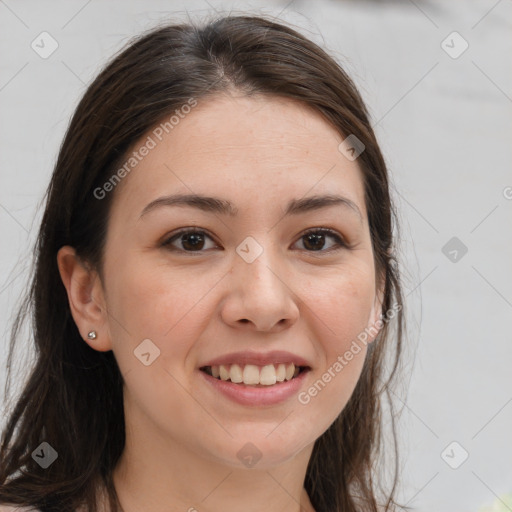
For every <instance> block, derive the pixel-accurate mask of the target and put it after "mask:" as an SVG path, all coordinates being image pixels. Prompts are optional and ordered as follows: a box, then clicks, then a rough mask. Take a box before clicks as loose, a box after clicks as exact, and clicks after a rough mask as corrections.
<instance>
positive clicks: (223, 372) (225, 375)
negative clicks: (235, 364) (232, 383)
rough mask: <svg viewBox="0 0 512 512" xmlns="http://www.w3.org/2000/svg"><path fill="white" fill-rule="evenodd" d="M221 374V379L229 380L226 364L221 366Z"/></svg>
mask: <svg viewBox="0 0 512 512" xmlns="http://www.w3.org/2000/svg"><path fill="white" fill-rule="evenodd" d="M212 375H213V369H212ZM219 376H220V378H221V380H228V379H229V372H228V370H227V368H226V367H225V366H224V365H222V364H221V365H220V366H219Z"/></svg>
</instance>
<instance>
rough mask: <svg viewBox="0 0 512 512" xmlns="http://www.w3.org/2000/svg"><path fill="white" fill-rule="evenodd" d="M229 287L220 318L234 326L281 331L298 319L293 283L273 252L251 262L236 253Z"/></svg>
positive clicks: (267, 251) (263, 254)
mask: <svg viewBox="0 0 512 512" xmlns="http://www.w3.org/2000/svg"><path fill="white" fill-rule="evenodd" d="M226 286H227V287H229V288H228V289H229V292H228V295H227V296H226V300H225V301H224V303H223V306H222V310H221V315H222V318H223V320H224V322H226V323H227V324H228V325H230V326H232V327H236V328H238V329H240V328H241V327H242V328H244V329H251V330H255V331H267V332H280V331H282V330H283V329H286V328H289V327H290V326H291V325H293V324H294V323H295V322H296V321H297V319H298V318H299V308H298V306H297V302H298V298H297V296H296V295H295V293H294V290H293V288H294V280H293V279H292V278H291V274H290V272H286V271H285V270H284V266H283V265H279V262H278V259H277V256H274V255H273V254H271V251H270V250H264V251H263V252H262V254H261V255H260V256H258V257H257V258H256V259H255V260H254V261H253V262H252V263H248V262H247V261H245V260H244V259H243V258H241V257H240V256H239V255H238V254H235V256H234V262H233V266H232V268H231V270H230V272H229V276H228V282H227V283H226Z"/></svg>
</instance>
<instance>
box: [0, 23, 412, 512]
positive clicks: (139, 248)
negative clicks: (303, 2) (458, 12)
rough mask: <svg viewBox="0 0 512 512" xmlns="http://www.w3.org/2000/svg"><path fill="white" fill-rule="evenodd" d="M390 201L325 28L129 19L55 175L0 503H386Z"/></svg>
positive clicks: (365, 507) (275, 506)
mask: <svg viewBox="0 0 512 512" xmlns="http://www.w3.org/2000/svg"><path fill="white" fill-rule="evenodd" d="M393 220H394V210H393V206H392V203H391V200H390V195H389V186H388V177H387V170H386V166H385V163H384V160H383V157H382V154H381V152H380V150H379V147H378V144H377V141H376V138H375V135H374V133H373V130H372V128H371V125H370V122H369V120H368V114H367V110H366V107H365V106H364V104H363V101H362V99H361V97H360V95H359V93H358V92H357V90H356V88H355V86H354V84H353V83H352V81H351V80H350V79H349V77H348V76H347V75H346V74H345V72H344V71H343V70H342V69H341V68H340V66H339V65H338V64H337V63H336V62H335V61H334V60H333V59H332V58H331V57H330V56H329V55H327V54H326V53H325V52H324V51H323V50H322V49H321V48H319V47H318V46H317V45H315V44H314V43H312V42H311V41H309V40H307V39H305V38H304V37H303V36H301V35H300V34H299V33H297V32H296V31H295V30H292V29H291V28H288V27H286V26H284V25H282V24H278V23H276V22H273V21H271V20H269V19H266V18H264V17H251V16H228V17H223V18H220V19H217V20H213V21H211V22H209V23H205V24H204V26H202V27H198V26H194V25H185V24H183V25H169V26H164V27H161V28H158V29H155V30H153V31H151V32H150V33H147V34H145V35H143V36H141V37H139V38H138V39H137V40H136V41H135V42H133V43H132V44H131V45H129V46H128V47H127V48H126V49H125V50H123V51H122V52H121V53H120V54H119V55H118V56H117V57H116V58H115V59H114V60H113V61H112V62H111V63H110V64H109V65H108V66H107V67H106V68H105V69H104V70H103V71H102V73H101V74H100V75H99V76H98V77H97V78H96V80H95V81H94V82H93V83H92V84H91V85H90V87H89V88H88V90H87V91H86V93H85V95H84V97H83V99H82V100H81V102H80V104H79V105H78V107H77V109H76V112H75V114H74V116H73V118H72V120H71V124H70V126H69V128H68V131H67V134H66V136H65V139H64V142H63V144H62V147H61V149H60V153H59V157H58V161H57V163H56V166H55V170H54V173H53V176H52V179H51V183H50V186H49V188H48V191H47V203H46V209H45V213H44V217H43V220H42V224H41V229H40V233H39V237H38V240H37V247H36V267H35V273H34V277H33V282H32V288H31V291H30V295H29V296H28V297H27V302H26V305H25V308H24V310H22V311H21V312H20V314H19V316H18V320H17V323H16V325H15V328H14V331H13V339H14V338H15V337H16V336H18V335H19V326H20V324H21V320H22V317H23V315H24V314H25V313H26V311H27V310H29V308H32V313H33V315H34V316H33V320H34V341H35V344H36V348H37V357H38V358H37V361H36V364H35V366H34V368H33V370H32V372H31V374H30V378H29V379H28V382H27V383H26V385H25V388H24V390H23V393H22V394H21V396H20V397H19V399H18V401H17V403H16V406H15V408H14V410H13V411H12V413H11V415H10V417H9V419H8V422H7V426H6V428H5V430H4V432H3V437H2V445H1V465H0V503H5V504H10V505H11V506H12V505H13V504H17V505H21V506H25V507H33V508H34V509H36V510H41V511H44V512H49V511H59V512H62V511H68V510H69V511H75V510H84V511H85V510H87V511H88V510H90V511H96V510H105V511H107V510H109V511H110V510H112V511H114V510H123V511H124V512H133V511H136V510H137V511H138V510H151V511H156V512H159V511H164V510H165V511H168V510H188V511H189V512H192V511H196V510H197V511H213V510H223V511H235V510H237V511H239V510H241V509H244V510H246V511H260V510H266V511H268V512H273V511H278V510H279V511H281V510H287V511H297V512H298V511H299V510H301V511H304V510H306V511H309V512H310V511H316V512H334V511H337V512H341V511H343V512H352V511H365V512H368V511H376V510H393V506H394V500H393V491H394V487H395V484H396V479H397V476H396V468H395V465H394V464H395V462H393V466H392V468H393V471H392V486H391V489H387V491H384V492H381V487H382V485H381V483H382V482H380V479H381V476H380V475H379V474H378V473H377V472H376V468H377V466H376V462H377V461H378V459H377V456H378V455H379V453H381V452H382V451H383V448H384V447H383V446H382V441H381V428H382V418H381V398H382V396H383V394H386V393H388V392H389V385H390V381H391V378H392V377H393V375H394V373H395V370H396V369H397V367H398V363H399V354H400V349H401V344H402V332H403V322H404V320H403V311H402V295H401V287H400V279H399V272H398V267H397V265H396V262H395V258H394V243H393V242H394V241H393V233H392V232H393V227H394V223H393ZM393 327H396V332H395V333H394V334H393V335H391V332H392V328H393ZM11 349H12V347H11ZM388 351H390V353H391V355H392V359H391V361H392V365H391V373H390V374H389V375H387V374H385V372H384V368H383V361H384V356H385V355H386V354H387V353H388ZM11 356H12V353H10V357H9V360H10V358H11ZM391 421H393V417H391ZM393 433H394V427H393ZM395 445H396V443H395ZM395 461H396V457H395ZM387 474H389V469H388V471H387ZM376 482H377V483H376ZM7 510H10V509H7Z"/></svg>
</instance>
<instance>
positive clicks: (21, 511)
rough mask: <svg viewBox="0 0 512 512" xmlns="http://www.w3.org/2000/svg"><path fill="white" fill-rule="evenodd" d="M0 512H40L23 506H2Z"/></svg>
mask: <svg viewBox="0 0 512 512" xmlns="http://www.w3.org/2000/svg"><path fill="white" fill-rule="evenodd" d="M0 512H39V511H38V510H37V509H36V508H32V507H25V506H22V505H1V504H0Z"/></svg>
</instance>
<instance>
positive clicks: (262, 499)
mask: <svg viewBox="0 0 512 512" xmlns="http://www.w3.org/2000/svg"><path fill="white" fill-rule="evenodd" d="M146 432H148V429H143V428H142V429H140V428H139V429H127V432H126V444H125V449H124V452H123V455H122V457H121V459H120V461H119V463H118V465H117V467H116V468H115V470H114V475H113V478H114V485H115V487H116V491H117V494H118V497H119V501H120V503H121V506H122V508H123V511H124V512H136V511H140V510H151V511H152V512H167V511H168V510H170V509H172V510H182V511H184V512H185V511H187V512H213V511H218V510H222V511H223V512H239V511H240V510H244V512H261V510H265V512H282V511H283V510H286V511H287V512H314V509H313V507H312V505H311V502H310V500H309V497H308V495H307V493H306V491H305V489H304V487H303V485H304V478H305V474H306V468H307V464H308V461H309V458H310V456H311V452H312V448H313V447H312V446H309V447H307V449H305V450H303V451H302V452H300V453H298V454H297V455H296V456H294V457H292V458H291V459H290V460H288V461H286V462H284V463H282V464H279V465H276V466H272V467H268V468H264V469H263V468H260V469H257V466H255V467H253V468H242V469H240V468H239V467H235V466H229V465H226V464H222V463H221V462H219V461H216V460H212V459H211V458H208V457H205V456H204V455H202V454H198V453H195V452H193V451H191V450H189V449H188V448H187V447H186V446H183V444H180V443H177V442H173V440H170V439H169V438H166V439H165V440H164V441H163V439H162V437H160V436H158V435H155V432H154V431H153V432H151V434H150V435H146V434H145V433H146Z"/></svg>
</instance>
